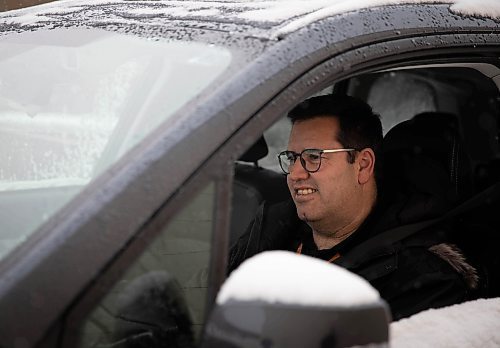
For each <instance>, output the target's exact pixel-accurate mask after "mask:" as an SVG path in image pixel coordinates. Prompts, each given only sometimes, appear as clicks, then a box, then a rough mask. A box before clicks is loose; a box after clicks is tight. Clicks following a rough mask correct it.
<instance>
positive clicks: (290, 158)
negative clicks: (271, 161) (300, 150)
mask: <svg viewBox="0 0 500 348" xmlns="http://www.w3.org/2000/svg"><path fill="white" fill-rule="evenodd" d="M286 159H287V161H288V162H293V161H295V155H294V154H293V153H287V154H286Z"/></svg>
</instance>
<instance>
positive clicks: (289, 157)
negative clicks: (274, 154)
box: [278, 149, 356, 175]
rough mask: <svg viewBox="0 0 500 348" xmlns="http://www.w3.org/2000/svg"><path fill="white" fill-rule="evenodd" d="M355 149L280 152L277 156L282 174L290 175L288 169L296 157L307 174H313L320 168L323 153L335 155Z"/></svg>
mask: <svg viewBox="0 0 500 348" xmlns="http://www.w3.org/2000/svg"><path fill="white" fill-rule="evenodd" d="M351 151H356V149H334V150H320V149H305V150H304V151H302V152H301V153H297V152H294V151H282V152H280V153H279V155H278V160H279V162H280V167H281V170H283V173H285V174H287V175H288V174H290V167H291V166H292V165H294V164H295V161H296V160H297V157H300V164H302V167H303V168H304V169H305V170H306V171H307V172H309V173H315V172H317V171H318V170H319V168H320V167H321V158H322V156H321V155H322V154H324V153H337V152H351Z"/></svg>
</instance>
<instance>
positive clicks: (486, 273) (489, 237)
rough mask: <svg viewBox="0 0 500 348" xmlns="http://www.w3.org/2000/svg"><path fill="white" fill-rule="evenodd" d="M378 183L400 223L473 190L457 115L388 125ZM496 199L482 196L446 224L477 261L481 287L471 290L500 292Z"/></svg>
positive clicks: (445, 207)
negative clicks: (472, 208)
mask: <svg viewBox="0 0 500 348" xmlns="http://www.w3.org/2000/svg"><path fill="white" fill-rule="evenodd" d="M383 162H384V163H383V185H384V186H383V188H384V193H385V194H386V195H387V196H389V197H388V200H389V201H391V203H392V206H395V207H396V208H395V212H394V214H395V215H396V216H397V218H398V221H399V223H400V224H401V225H404V224H411V223H414V222H418V221H423V220H427V219H432V218H436V217H440V216H442V215H444V213H446V212H447V211H449V210H451V209H452V208H453V207H456V206H458V205H460V204H461V203H462V202H464V201H467V199H469V198H471V197H472V196H473V194H474V185H473V180H472V178H473V174H472V173H473V169H472V162H471V160H470V159H469V156H468V154H467V152H466V151H465V147H464V145H463V141H462V137H461V134H460V128H459V122H458V119H457V117H456V116H454V115H452V114H447V113H440V112H425V113H422V114H418V115H416V116H415V117H413V118H412V119H411V120H408V121H404V122H402V123H400V124H398V125H396V126H395V127H393V128H392V129H391V130H390V131H389V132H388V133H387V135H386V136H385V138H384V141H383ZM497 207H498V202H484V204H481V205H480V206H479V207H476V208H474V210H471V211H468V212H467V213H464V214H462V215H461V216H459V217H457V218H455V219H454V221H452V222H451V223H450V224H447V225H446V230H447V233H448V237H449V239H450V242H452V243H455V244H457V245H458V246H459V247H460V249H461V250H462V251H463V252H464V254H465V256H466V257H467V259H468V260H469V261H470V262H471V263H472V264H473V265H474V266H475V267H476V269H477V270H478V272H479V276H480V279H481V283H480V288H479V289H478V290H477V292H476V293H475V294H472V295H471V296H491V295H492V294H495V295H498V294H499V292H500V279H498V278H499V277H498V276H497V275H496V274H497V270H498V267H499V266H500V259H499V257H498V255H497V254H498V253H497V251H496V250H495V247H494V246H495V243H494V240H495V237H496V231H497V229H498V221H496V220H498V219H497V218H496V216H497V214H496V213H495V210H497Z"/></svg>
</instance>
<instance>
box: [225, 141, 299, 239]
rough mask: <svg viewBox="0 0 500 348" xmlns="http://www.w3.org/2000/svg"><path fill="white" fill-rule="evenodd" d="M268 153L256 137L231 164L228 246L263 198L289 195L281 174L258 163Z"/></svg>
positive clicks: (243, 229)
mask: <svg viewBox="0 0 500 348" xmlns="http://www.w3.org/2000/svg"><path fill="white" fill-rule="evenodd" d="M268 152H269V150H268V147H267V143H266V141H265V139H264V137H260V138H259V139H258V140H257V142H256V143H255V144H254V145H252V146H251V147H250V148H249V149H248V150H247V151H246V152H245V153H244V154H243V155H242V156H241V157H240V158H239V159H238V162H236V163H235V166H234V182H233V198H232V211H231V233H230V238H229V242H230V245H232V244H233V243H234V242H235V241H236V240H237V239H238V237H239V236H241V235H242V234H243V233H244V232H245V230H246V228H247V227H248V225H249V224H250V222H251V221H252V219H253V217H254V216H255V213H256V211H257V208H258V207H259V206H260V205H261V204H262V202H263V201H267V202H269V203H274V202H280V201H283V200H285V199H287V198H289V196H290V193H289V191H288V187H287V185H286V177H285V176H284V175H283V174H281V173H277V172H275V171H273V170H269V169H265V168H262V167H260V166H259V164H258V161H259V160H260V159H262V158H264V157H265V156H266V155H267V154H268ZM242 162H243V163H242Z"/></svg>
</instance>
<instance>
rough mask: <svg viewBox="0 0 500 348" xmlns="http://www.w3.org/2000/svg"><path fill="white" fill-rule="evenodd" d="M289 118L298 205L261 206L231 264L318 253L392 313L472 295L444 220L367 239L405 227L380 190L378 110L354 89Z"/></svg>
mask: <svg viewBox="0 0 500 348" xmlns="http://www.w3.org/2000/svg"><path fill="white" fill-rule="evenodd" d="M288 117H289V118H290V119H291V121H292V131H291V133H290V138H289V143H288V149H287V150H286V151H283V152H281V153H280V154H279V161H280V165H281V168H282V170H283V172H284V173H285V174H286V175H287V184H288V188H289V190H290V194H291V198H292V200H293V202H284V203H280V204H277V205H271V206H267V205H266V204H264V205H263V206H261V207H260V209H259V212H258V213H257V216H256V217H255V219H254V221H253V222H252V223H251V225H250V226H249V228H248V230H247V232H246V233H245V234H244V235H243V236H242V237H241V238H240V239H239V240H238V241H237V243H236V244H235V245H234V246H233V247H232V249H231V252H230V258H229V259H230V261H229V271H230V272H231V271H232V270H233V269H235V268H236V267H237V266H238V265H239V264H240V263H241V262H243V260H245V259H247V258H248V257H250V256H252V255H255V254H256V253H258V252H261V251H264V250H276V249H280V250H290V251H294V252H296V253H298V254H305V255H309V256H313V257H316V258H320V259H323V260H325V261H327V262H332V263H336V264H339V265H341V266H343V267H346V268H347V269H349V270H351V271H352V272H355V273H357V274H359V275H360V276H362V277H364V278H365V279H367V280H368V281H369V282H370V283H371V284H372V285H373V286H374V287H375V288H377V289H378V290H379V292H380V294H381V296H382V297H383V298H384V299H385V300H386V301H387V302H388V303H389V305H390V307H391V311H392V314H393V318H394V319H395V320H396V319H400V318H403V317H407V316H409V315H412V314H414V313H417V312H419V311H421V310H423V309H427V308H437V307H442V306H446V305H450V304H453V303H459V302H462V301H464V300H466V299H467V298H468V296H469V292H470V291H471V290H472V289H473V288H474V287H476V286H477V275H476V274H475V269H474V268H473V267H471V266H470V265H469V264H467V263H466V262H465V260H464V258H463V256H462V255H461V253H460V251H459V250H458V249H457V248H456V247H455V246H453V245H449V244H447V243H444V242H445V241H446V235H445V233H441V231H445V230H446V226H440V227H439V228H430V229H429V228H428V229H426V230H425V231H422V232H420V233H416V234H415V235H413V236H411V237H408V238H406V239H404V240H397V241H395V242H388V243H380V242H379V243H377V244H376V245H370V243H369V241H370V239H371V238H372V237H374V236H376V235H379V234H380V233H382V232H384V231H387V230H390V229H391V228H394V227H396V226H397V225H398V224H399V221H398V220H397V219H395V218H394V214H393V211H394V209H393V208H392V206H391V204H392V202H391V204H389V203H388V202H389V200H387V199H385V197H384V195H383V190H382V189H379V186H381V185H379V184H378V181H380V180H379V179H380V178H378V176H379V174H380V173H378V167H379V163H377V156H378V155H379V152H380V146H381V142H382V126H381V123H380V119H379V116H378V115H376V114H374V113H373V111H372V109H371V107H370V106H369V105H367V104H366V103H364V102H362V101H361V100H358V99H355V98H352V97H348V96H320V97H315V98H311V99H309V100H307V101H305V102H303V103H302V104H300V105H299V106H297V107H296V108H295V109H294V110H292V111H291V112H290V113H289V115H288ZM471 279H472V281H471Z"/></svg>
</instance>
